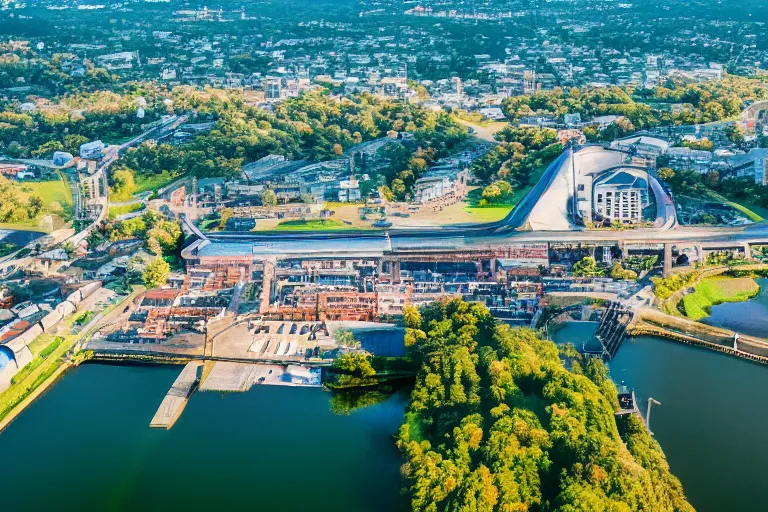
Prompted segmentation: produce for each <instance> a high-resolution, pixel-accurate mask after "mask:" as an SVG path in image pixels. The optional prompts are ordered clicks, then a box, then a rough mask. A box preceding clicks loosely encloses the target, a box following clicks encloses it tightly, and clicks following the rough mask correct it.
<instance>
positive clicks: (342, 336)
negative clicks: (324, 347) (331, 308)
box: [333, 329, 360, 348]
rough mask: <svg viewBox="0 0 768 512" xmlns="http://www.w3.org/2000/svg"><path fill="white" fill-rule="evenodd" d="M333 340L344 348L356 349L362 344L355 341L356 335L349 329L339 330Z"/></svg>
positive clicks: (334, 334)
mask: <svg viewBox="0 0 768 512" xmlns="http://www.w3.org/2000/svg"><path fill="white" fill-rule="evenodd" d="M333 339H334V340H336V343H338V344H339V345H340V346H342V347H350V348H355V347H359V346H360V342H359V341H357V340H356V339H355V335H354V333H353V332H352V331H350V330H349V329H337V330H336V332H335V333H333Z"/></svg>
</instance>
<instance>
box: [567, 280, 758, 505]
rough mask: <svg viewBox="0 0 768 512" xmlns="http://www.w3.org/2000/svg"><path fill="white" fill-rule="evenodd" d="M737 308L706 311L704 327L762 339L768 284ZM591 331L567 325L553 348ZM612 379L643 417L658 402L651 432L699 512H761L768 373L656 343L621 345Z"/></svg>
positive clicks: (698, 350)
mask: <svg viewBox="0 0 768 512" xmlns="http://www.w3.org/2000/svg"><path fill="white" fill-rule="evenodd" d="M760 281H761V282H760V284H761V286H762V289H761V293H760V295H759V296H758V297H756V298H755V299H753V300H750V301H748V302H744V303H726V304H721V305H718V306H714V307H713V308H712V315H711V316H710V317H709V318H708V319H707V322H708V323H711V324H712V325H718V326H722V327H727V328H731V329H737V330H740V331H742V332H746V333H749V334H753V335H756V336H766V337H768V286H766V284H768V280H760ZM594 330H595V324H594V323H589V322H574V323H569V324H566V325H565V326H563V327H562V328H560V329H558V330H557V331H556V332H555V334H554V336H553V339H554V340H555V341H556V342H564V341H571V342H573V343H574V344H579V343H580V342H581V340H582V339H584V338H585V337H589V336H591V335H592V334H593V333H594ZM609 367H610V372H611V377H612V378H613V380H614V381H615V382H617V383H621V382H622V381H625V382H626V384H627V385H629V386H630V387H633V388H635V393H636V395H637V399H638V405H639V406H640V407H641V409H642V411H643V414H645V408H646V406H647V399H648V397H649V396H651V397H653V398H655V399H656V400H658V401H659V402H661V405H660V406H654V408H653V411H652V413H651V430H652V431H653V433H654V434H655V436H656V439H657V440H658V441H659V443H660V444H661V447H662V448H663V449H664V453H665V454H666V456H667V460H668V461H669V464H670V467H671V469H672V472H673V473H674V474H675V475H676V476H677V477H678V478H680V481H681V482H682V483H683V487H684V489H685V493H686V495H687V496H688V499H689V500H690V502H691V504H692V505H693V506H694V507H695V508H696V510H698V511H699V512H722V511H725V510H733V511H739V512H746V511H762V510H766V504H765V496H764V494H763V485H764V482H765V478H766V477H767V476H768V438H766V432H768V408H766V407H765V404H766V398H765V393H766V391H765V390H768V368H767V367H765V366H762V365H759V364H756V363H752V362H748V361H745V360H742V359H737V358H734V357H730V356H726V355H724V354H720V353H717V352H712V351H708V350H706V349H701V348H696V347H691V346H688V345H684V344H681V343H678V342H674V341H669V340H665V339H660V338H651V337H638V338H628V339H626V340H625V341H624V344H623V345H622V347H621V349H620V350H619V352H618V354H617V355H616V357H615V358H614V359H613V361H611V363H610V365H609Z"/></svg>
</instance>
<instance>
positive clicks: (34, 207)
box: [27, 196, 43, 219]
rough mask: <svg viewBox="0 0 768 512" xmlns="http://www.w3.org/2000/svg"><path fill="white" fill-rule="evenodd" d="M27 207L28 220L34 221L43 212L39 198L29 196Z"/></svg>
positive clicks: (41, 201)
mask: <svg viewBox="0 0 768 512" xmlns="http://www.w3.org/2000/svg"><path fill="white" fill-rule="evenodd" d="M27 205H28V206H27V216H28V217H29V218H30V219H34V218H35V217H37V216H38V215H39V214H40V212H41V211H43V200H42V199H40V196H30V197H29V199H28V200H27Z"/></svg>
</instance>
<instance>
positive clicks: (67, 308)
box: [56, 300, 77, 316]
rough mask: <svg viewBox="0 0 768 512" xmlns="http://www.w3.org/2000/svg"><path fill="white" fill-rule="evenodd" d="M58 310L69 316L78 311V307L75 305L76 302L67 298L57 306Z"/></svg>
mask: <svg viewBox="0 0 768 512" xmlns="http://www.w3.org/2000/svg"><path fill="white" fill-rule="evenodd" d="M56 311H58V312H59V313H61V315H62V316H67V315H71V314H72V313H74V312H75V311H77V308H76V307H75V305H74V304H72V303H71V302H69V301H66V300H65V301H64V302H62V303H61V304H59V305H58V306H56Z"/></svg>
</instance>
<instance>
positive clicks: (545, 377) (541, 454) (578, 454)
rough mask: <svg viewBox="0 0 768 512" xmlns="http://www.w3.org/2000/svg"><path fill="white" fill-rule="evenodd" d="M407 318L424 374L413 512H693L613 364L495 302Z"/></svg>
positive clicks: (410, 484)
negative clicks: (510, 316) (624, 395)
mask: <svg viewBox="0 0 768 512" xmlns="http://www.w3.org/2000/svg"><path fill="white" fill-rule="evenodd" d="M407 309H408V311H406V313H405V324H406V327H407V331H406V344H407V345H409V347H410V348H409V350H411V352H412V354H413V357H414V360H416V361H418V362H419V364H420V366H421V369H420V370H419V374H418V376H417V378H416V383H415V386H414V389H413V392H412V394H411V399H410V404H409V407H408V411H407V413H406V415H405V418H404V420H403V424H402V426H401V427H400V432H399V435H398V441H397V443H398V447H399V448H400V450H401V451H402V453H403V456H404V457H405V459H406V462H405V464H404V465H403V468H402V472H403V475H404V476H405V477H406V480H407V491H408V495H409V497H410V500H411V507H412V510H414V511H425V512H426V511H433V510H446V511H459V510H473V511H492V510H530V509H537V510H570V511H577V510H587V509H589V510H624V509H626V510H629V509H647V510H654V511H686V512H687V511H693V508H692V507H691V505H690V504H689V503H688V502H687V500H686V498H685V496H684V494H683V489H682V485H681V484H680V481H679V480H678V479H677V478H676V477H675V476H674V475H672V474H671V472H670V470H669V465H668V464H667V461H666V459H665V457H664V454H663V452H662V450H661V448H660V446H659V444H658V443H657V442H656V441H655V440H654V439H653V438H652V437H651V435H650V433H649V432H648V431H647V430H646V428H645V427H644V425H643V424H642V420H641V419H640V418H638V417H636V416H634V415H628V416H626V417H621V418H618V419H617V417H616V416H615V415H614V412H615V411H616V410H617V409H618V398H617V391H616V387H615V385H614V384H613V382H612V381H611V380H610V378H609V376H608V371H607V369H606V367H605V365H604V364H603V363H602V362H601V361H598V360H595V359H591V358H587V359H585V358H582V357H581V356H580V355H579V354H578V353H577V352H576V351H575V350H574V349H573V348H572V347H571V346H566V347H564V348H563V349H562V350H559V349H558V347H557V346H556V345H555V344H554V343H552V342H548V341H543V340H541V339H539V337H538V335H537V334H536V333H535V332H534V331H532V330H530V329H525V328H512V327H510V326H508V325H505V324H502V323H499V322H497V321H496V320H495V319H494V318H493V317H492V316H491V314H490V312H489V311H488V309H487V308H485V307H484V306H482V305H480V304H476V303H466V302H464V301H462V300H460V299H453V300H443V301H441V302H437V303H434V304H432V305H430V306H427V307H425V308H422V309H421V310H418V311H417V310H415V309H413V308H407Z"/></svg>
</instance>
